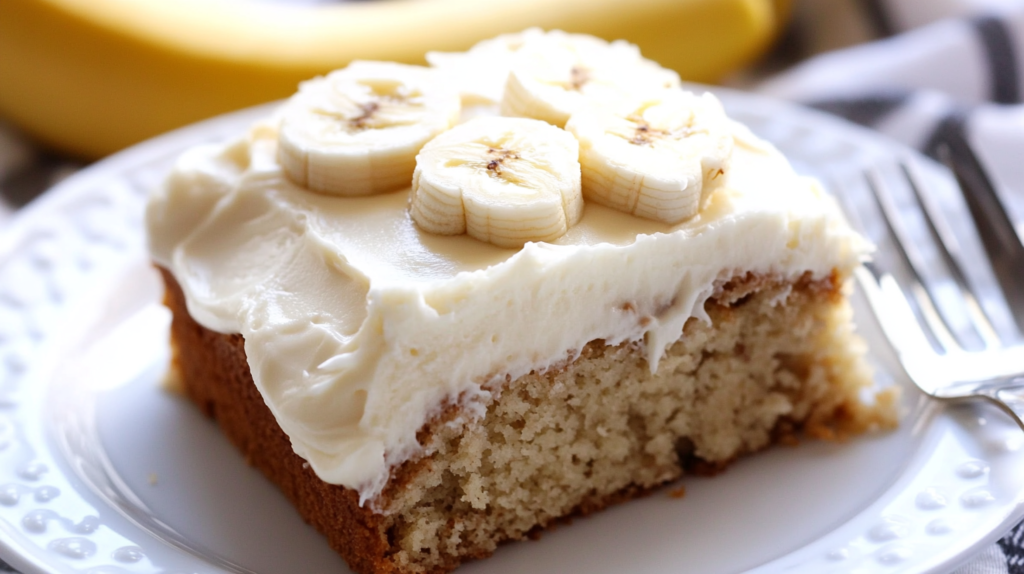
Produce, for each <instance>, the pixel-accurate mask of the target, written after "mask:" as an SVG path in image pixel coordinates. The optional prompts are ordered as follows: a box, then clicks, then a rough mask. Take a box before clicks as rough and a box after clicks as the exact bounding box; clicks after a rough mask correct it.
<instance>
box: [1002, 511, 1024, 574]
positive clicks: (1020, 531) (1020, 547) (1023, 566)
mask: <svg viewBox="0 0 1024 574" xmlns="http://www.w3.org/2000/svg"><path fill="white" fill-rule="evenodd" d="M999 547H1000V548H1002V549H1003V554H1005V555H1006V570H1007V572H1009V574H1024V522H1022V523H1020V524H1018V525H1017V526H1016V528H1014V529H1013V530H1011V531H1010V532H1009V534H1007V535H1006V536H1004V537H1002V538H1001V539H1000V540H999Z"/></svg>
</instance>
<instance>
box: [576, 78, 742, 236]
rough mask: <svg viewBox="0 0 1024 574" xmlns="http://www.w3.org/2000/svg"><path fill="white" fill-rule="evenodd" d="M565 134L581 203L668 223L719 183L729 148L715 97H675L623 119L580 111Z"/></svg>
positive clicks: (690, 211)
mask: <svg viewBox="0 0 1024 574" xmlns="http://www.w3.org/2000/svg"><path fill="white" fill-rule="evenodd" d="M565 129H566V130H568V131H569V132H571V133H572V134H573V135H575V136H576V139H577V140H579V142H580V166H581V168H582V170H583V196H584V197H585V198H586V200H587V201H595V202H597V203H601V204H604V205H607V206H609V207H613V208H615V209H618V210H619V211H624V212H626V213H631V214H633V215H637V216H639V217H644V218H647V219H654V220H656V221H664V222H665V223H672V224H674V223H679V222H681V221H684V220H686V219H689V218H691V217H693V216H694V215H696V214H697V213H698V212H699V211H700V208H701V206H702V205H704V202H705V201H706V200H707V198H708V197H709V196H710V195H711V192H713V191H714V190H715V189H718V188H719V187H721V185H722V184H723V183H724V182H725V179H726V178H725V174H726V173H727V171H728V169H729V161H730V157H731V156H732V149H733V143H734V142H733V135H732V128H731V124H730V122H729V120H728V118H727V117H726V115H725V110H723V109H722V104H721V103H719V101H718V99H717V98H715V97H714V96H713V95H711V94H704V95H702V96H697V95H695V94H692V93H690V92H682V91H677V90H671V91H668V90H666V91H665V92H663V93H662V94H661V95H659V96H658V97H655V98H652V99H649V100H647V101H644V102H643V103H642V104H639V105H634V106H630V107H629V108H626V111H624V112H621V111H620V112H612V111H609V110H597V109H591V110H584V111H582V112H579V113H577V114H574V115H573V116H572V118H571V119H570V120H569V122H568V124H566V126H565Z"/></svg>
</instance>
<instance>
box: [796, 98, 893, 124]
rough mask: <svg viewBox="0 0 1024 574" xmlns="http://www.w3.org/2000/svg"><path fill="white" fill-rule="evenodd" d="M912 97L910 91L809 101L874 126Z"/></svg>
mask: <svg viewBox="0 0 1024 574" xmlns="http://www.w3.org/2000/svg"><path fill="white" fill-rule="evenodd" d="M908 99H910V92H897V91H893V92H885V93H878V94H869V95H865V96H857V97H853V98H833V99H829V100H820V101H817V102H809V105H810V106H811V107H812V108H817V109H819V110H821V111H823V112H828V113H830V114H834V115H837V116H839V117H842V118H846V119H848V120H850V121H851V122H856V123H858V124H861V125H863V126H868V127H872V126H874V125H875V124H877V123H878V122H879V121H881V120H882V118H884V117H886V116H888V115H889V114H891V113H892V112H893V111H895V110H896V109H897V108H899V107H901V106H903V104H905V103H906V102H907V100H908Z"/></svg>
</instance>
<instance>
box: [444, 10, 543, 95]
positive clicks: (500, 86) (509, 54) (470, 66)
mask: <svg viewBox="0 0 1024 574" xmlns="http://www.w3.org/2000/svg"><path fill="white" fill-rule="evenodd" d="M545 34H547V32H545V31H543V30H541V29H540V28H527V29H526V30H523V31H522V32H516V33H512V34H502V35H500V36H497V37H494V38H491V39H489V40H483V41H481V42H479V43H477V44H476V45H474V46H473V47H472V48H470V49H469V50H467V51H465V52H427V63H429V64H430V65H431V66H432V67H433V68H434V69H436V70H437V71H438V73H439V74H441V75H442V76H443V77H444V78H445V81H446V82H449V83H450V85H453V86H456V87H457V88H458V89H459V92H460V93H461V94H462V106H463V107H467V106H482V105H497V104H498V103H499V102H501V96H502V94H503V93H504V92H505V82H506V81H507V80H508V71H509V69H510V68H511V67H512V59H513V57H514V56H515V54H516V52H518V51H519V49H520V48H522V47H523V45H524V44H526V43H527V42H529V41H531V40H534V39H536V38H541V37H543V36H544V35H545Z"/></svg>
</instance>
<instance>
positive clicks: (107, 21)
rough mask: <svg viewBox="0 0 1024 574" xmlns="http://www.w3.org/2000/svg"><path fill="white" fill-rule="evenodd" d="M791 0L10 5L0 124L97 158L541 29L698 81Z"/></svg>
mask: <svg viewBox="0 0 1024 574" xmlns="http://www.w3.org/2000/svg"><path fill="white" fill-rule="evenodd" d="M786 4H788V2H787V0H632V1H630V2H620V1H619V0H521V1H518V2H504V3H497V4H493V5H490V4H489V5H487V7H486V8H483V7H481V5H480V3H479V2H478V1H477V0H389V1H387V2H371V3H338V4H330V5H321V6H315V7H309V6H286V5H279V4H269V3H260V2H220V1H217V2H211V1H209V0H163V1H139V0H2V1H0V86H2V89H0V115H2V116H3V117H4V118H5V119H7V120H9V121H12V122H14V123H15V124H16V125H17V126H19V127H20V128H22V129H23V130H24V131H26V132H27V133H29V134H30V135H32V136H34V137H36V138H37V139H39V140H41V141H43V142H45V143H47V144H49V145H50V146H52V147H53V148H56V149H58V150H61V151H64V152H70V153H74V154H78V155H81V156H85V157H90V158H96V157H99V156H102V155H106V154H109V153H111V152H113V151H116V150H118V149H121V148H123V147H126V146H128V145H130V144H133V143H135V142H138V141H141V140H143V139H146V138H149V137H152V136H154V135H156V134H159V133H161V132H164V131H167V130H170V129H173V128H176V127H179V126H182V125H185V124H189V123H192V122H195V121H197V120H200V119H203V118H207V117H210V116H214V115H217V114H220V113H224V112H227V111H231V110H235V109H239V108H243V107H246V106H251V105H254V104H258V103H262V102H267V101H270V100H274V99H278V98H284V97H287V96H288V95H289V94H291V93H292V92H293V91H294V90H295V86H296V85H298V83H299V82H300V81H302V80H305V79H307V78H311V77H314V76H316V75H318V74H325V73H327V72H329V71H331V70H334V69H337V68H340V67H343V66H345V65H347V64H348V63H349V62H351V61H352V60H359V59H362V60H393V61H400V62H404V63H420V62H422V61H423V54H424V53H425V52H427V51H428V50H446V51H457V50H464V49H467V48H468V47H469V46H471V45H473V44H474V43H476V42H477V41H478V40H481V39H483V38H488V37H492V36H496V35H498V34H501V33H507V32H515V31H519V30H523V29H526V28H528V27H530V26H540V27H543V28H547V29H555V28H560V29H564V30H568V31H570V32H574V33H587V34H593V35H596V36H599V37H604V38H625V39H626V40H628V41H630V42H633V43H635V44H638V45H639V46H640V48H641V49H642V50H643V51H644V54H645V55H646V56H647V57H648V58H652V59H654V60H657V61H659V62H661V63H662V64H664V65H665V66H667V67H669V68H672V69H674V70H676V71H677V72H679V73H680V74H681V75H682V76H683V77H684V78H686V79H688V80H694V81H704V82H710V81H715V80H716V79H718V78H720V77H721V76H722V75H724V74H726V73H727V72H730V71H732V70H734V69H736V68H737V67H739V66H741V65H743V64H744V63H746V62H749V61H752V60H753V59H754V58H756V57H757V56H759V55H760V54H761V53H762V52H763V50H764V49H765V47H766V46H767V45H768V43H769V42H770V41H771V40H772V38H773V37H774V35H775V32H776V31H777V30H778V29H779V24H780V22H781V21H782V18H783V17H784V14H785V13H786V10H785V6H786Z"/></svg>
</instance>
